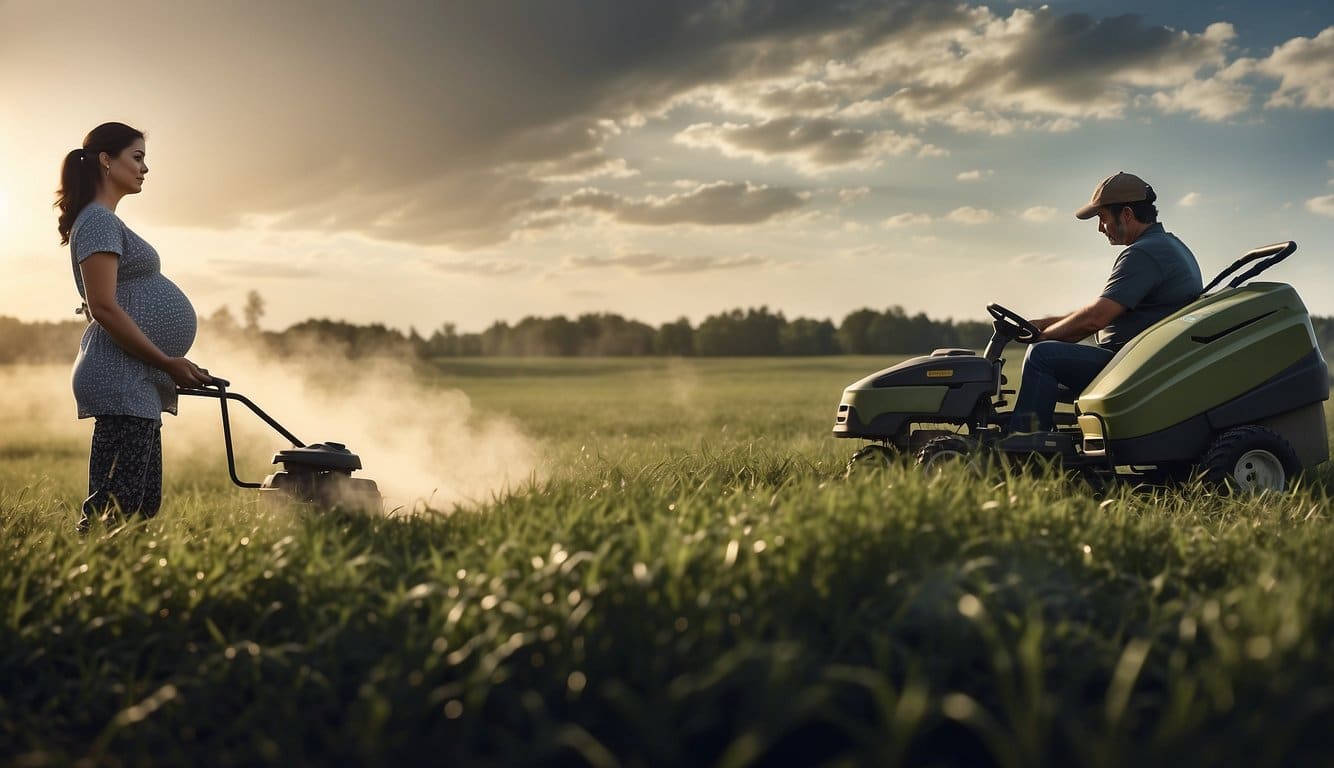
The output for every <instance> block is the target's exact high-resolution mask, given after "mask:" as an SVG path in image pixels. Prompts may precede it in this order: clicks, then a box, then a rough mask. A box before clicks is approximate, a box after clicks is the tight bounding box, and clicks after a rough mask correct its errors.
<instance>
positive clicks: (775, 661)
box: [0, 361, 1334, 766]
mask: <svg viewBox="0 0 1334 768" xmlns="http://www.w3.org/2000/svg"><path fill="white" fill-rule="evenodd" d="M827 365H828V368H827V369H824V370H823V371H821V370H820V369H818V368H811V369H808V370H806V371H795V372H793V373H792V374H791V375H790V376H787V377H777V378H776V377H774V376H772V375H763V373H762V372H760V371H755V372H750V371H748V370H747V369H745V368H740V367H738V368H733V367H727V366H726V364H724V363H722V362H719V363H714V364H712V365H710V364H702V365H699V366H697V367H695V368H694V369H693V374H692V375H694V376H696V377H697V378H698V381H697V383H698V385H699V389H700V390H702V391H704V392H716V391H719V390H721V391H731V392H733V393H734V394H735V395H736V396H737V397H736V398H733V399H731V400H729V399H727V398H721V397H720V398H718V399H713V396H711V395H706V396H702V397H700V398H699V399H697V400H695V401H694V403H693V407H694V409H695V410H694V412H693V413H692V414H691V415H690V418H689V419H686V418H685V413H684V411H682V410H679V409H675V408H674V407H673V406H670V405H666V406H663V408H662V409H661V410H660V411H659V412H658V415H657V416H655V417H649V416H643V415H642V413H643V411H642V410H636V408H638V407H639V406H641V405H642V402H643V401H642V398H639V397H630V396H626V395H625V392H626V389H627V388H626V386H625V377H626V376H627V375H629V376H631V377H634V376H636V375H639V374H640V373H643V369H639V373H636V372H635V371H634V370H631V371H629V372H627V371H625V370H618V371H612V372H596V373H584V374H580V375H574V374H570V375H569V378H571V379H572V381H570V382H569V383H568V384H566V385H560V384H553V383H551V382H546V383H544V385H543V386H544V387H545V390H544V392H545V395H544V396H543V397H539V396H538V394H537V393H538V392H539V390H538V389H537V388H535V387H534V385H532V384H524V383H515V382H513V381H512V380H510V381H502V380H501V377H500V376H496V377H493V378H487V377H485V376H477V377H476V378H477V379H479V386H476V387H474V388H473V389H471V390H470V394H471V395H472V396H473V398H474V401H475V402H477V403H479V405H482V406H485V407H487V408H491V407H500V406H499V405H498V403H499V402H500V401H502V400H504V399H506V398H509V399H511V400H512V401H513V402H520V401H522V402H523V403H524V404H525V405H523V406H521V407H512V408H508V409H505V410H506V412H507V413H511V414H513V413H518V414H519V418H520V421H521V422H523V423H538V424H543V425H545V426H543V427H541V428H538V429H535V431H536V432H538V433H539V434H540V436H541V437H542V438H543V439H544V441H545V442H544V445H545V447H546V450H547V456H548V461H550V462H551V464H552V466H551V472H550V474H549V478H550V479H549V480H546V481H544V482H543V483H542V484H541V485H538V486H535V487H527V488H523V489H519V490H517V491H515V492H512V493H509V494H506V495H504V496H502V497H499V498H496V499H494V500H492V501H491V502H490V503H487V504H484V505H481V506H478V507H476V508H470V509H461V510H434V509H431V508H429V506H425V505H422V506H419V507H418V509H417V510H416V512H415V513H412V514H409V513H408V511H407V510H401V511H400V512H398V513H397V514H395V515H393V516H390V517H387V518H382V519H365V518H352V519H336V518H332V517H328V516H322V515H316V514H309V513H302V512H299V511H293V510H264V509H260V508H258V507H257V506H256V505H255V502H254V500H253V498H251V497H250V496H249V495H248V494H246V493H242V492H236V491H232V490H229V489H227V488H226V487H225V486H223V485H222V483H221V482H220V481H219V480H218V478H217V477H212V476H210V477H204V476H200V477H180V476H176V477H173V478H171V483H170V484H169V489H168V504H167V505H166V508H165V509H164V511H163V513H162V515H161V516H159V517H158V518H156V519H154V520H152V521H147V522H144V521H138V522H134V523H131V524H129V525H126V526H124V527H120V528H116V529H113V530H110V531H107V532H99V533H98V535H94V536H90V537H88V538H86V539H81V538H78V537H76V536H74V535H72V534H71V529H72V521H73V520H72V505H73V503H74V502H75V501H76V500H77V494H78V489H77V486H76V485H74V484H73V481H72V480H70V479H69V478H71V477H75V476H76V475H77V473H76V472H72V471H71V470H69V469H68V467H66V465H67V464H69V463H71V462H77V459H76V458H73V457H72V456H71V455H70V453H71V450H70V448H69V447H68V446H61V445H56V444H53V445H51V446H49V448H50V452H51V453H50V456H49V457H48V458H49V461H47V462H46V465H47V466H49V467H50V468H51V469H52V470H53V471H52V472H50V473H46V472H45V470H42V469H39V467H41V466H42V458H43V457H42V456H41V452H42V450H43V449H42V446H41V445H40V443H38V444H32V443H31V441H30V443H29V444H28V448H26V449H25V450H27V451H28V453H29V456H28V458H27V459H25V460H24V461H27V462H29V463H27V464H24V465H23V466H24V472H26V473H29V474H26V475H18V474H15V473H13V472H10V471H3V472H0V488H3V491H0V541H2V542H4V544H3V547H4V550H5V559H6V561H7V566H6V568H5V569H4V570H3V572H0V606H3V611H4V621H3V624H2V625H0V761H5V762H13V761H18V762H21V763H23V764H27V765H47V764H50V765H58V764H65V763H69V762H73V761H77V760H81V759H87V760H89V761H90V763H91V764H97V765H141V764H191V765H196V764H213V765H255V764H274V765H279V764H280V765H304V764H330V763H333V764H393V763H396V762H407V763H410V764H421V763H431V764H456V765H479V764H480V765H531V764H553V765H556V764H559V765H581V764H588V765H618V764H619V765H645V766H657V765H701V764H718V765H733V766H741V765H761V764H771V765H777V764H815V763H827V762H843V763H853V764H867V765H887V766H893V765H925V764H932V765H1000V766H1031V765H1090V766H1121V765H1127V764H1133V763H1140V764H1150V765H1158V764H1167V763H1181V764H1190V765H1236V764H1244V765H1319V764H1329V762H1330V757H1329V755H1331V754H1334V751H1331V750H1334V737H1332V736H1330V735H1329V732H1328V728H1327V725H1328V723H1329V722H1331V717H1332V716H1334V662H1331V661H1330V658H1329V654H1328V652H1327V647H1328V646H1329V643H1330V640H1331V638H1334V602H1331V601H1330V600H1329V598H1328V596H1329V595H1330V594H1331V589H1332V588H1334V568H1331V565H1332V563H1331V560H1334V524H1332V523H1331V520H1330V516H1329V512H1328V496H1327V492H1326V490H1325V489H1326V488H1327V487H1329V483H1330V480H1331V479H1334V478H1331V474H1330V473H1329V472H1328V471H1321V472H1317V473H1315V474H1313V475H1312V476H1310V477H1308V478H1306V479H1305V481H1304V485H1303V486H1302V487H1301V488H1299V489H1298V490H1297V491H1296V492H1293V493H1290V494H1285V495H1273V494H1269V495H1263V496H1257V497H1241V498H1237V497H1232V498H1223V497H1218V496H1215V495H1213V494H1212V493H1211V492H1210V491H1209V490H1208V489H1206V488H1203V487H1199V486H1193V487H1187V488H1184V489H1173V490H1158V491H1148V490H1141V489H1134V488H1129V487H1114V488H1112V489H1111V490H1109V491H1108V492H1106V493H1104V494H1100V495H1095V494H1093V493H1092V492H1090V491H1089V490H1088V489H1087V488H1085V487H1084V486H1082V485H1080V484H1079V483H1074V482H1070V481H1069V480H1068V479H1066V478H1064V477H1061V476H1059V474H1053V473H1034V474H1025V475H1015V476H1007V475H994V476H989V477H986V478H976V477H972V476H968V475H964V474H958V475H946V476H943V477H940V478H936V479H928V478H925V477H923V476H921V475H920V474H919V473H918V472H917V471H916V470H915V469H914V468H913V467H911V466H910V465H909V464H908V463H907V462H904V463H902V464H899V465H893V466H890V467H889V468H887V469H885V470H884V471H876V472H870V473H863V474H858V475H856V476H853V477H851V478H845V477H844V476H843V473H842V460H843V459H844V458H846V455H847V453H849V452H850V450H851V448H852V447H853V446H851V445H849V444H846V443H843V442H840V441H834V440H831V439H826V438H825V437H824V436H823V431H824V430H827V428H828V426H829V425H828V424H827V423H826V422H827V421H828V419H827V418H826V417H828V416H829V415H830V413H832V408H833V406H834V405H836V403H837V394H838V388H839V387H840V386H841V385H842V384H843V383H846V381H849V380H851V379H850V377H848V376H847V373H848V371H847V370H846V368H847V367H849V366H848V363H847V361H828V363H827ZM768 373H770V374H772V370H770V371H768ZM448 375H449V373H448V372H445V373H443V374H442V376H443V377H447V376H448ZM553 378H554V377H553ZM645 378H646V379H649V378H651V376H645ZM824 379H828V380H829V382H828V383H826V382H825V381H824ZM446 380H447V379H446ZM761 384H765V385H766V386H768V387H769V388H770V391H768V392H766V393H764V394H763V395H762V396H756V397H754V398H751V399H749V400H741V399H740V396H741V395H743V394H744V393H745V392H746V390H747V388H748V386H750V387H757V386H760V385H761ZM502 385H503V386H502ZM566 386H568V387H569V388H570V389H564V387H566ZM525 387H527V389H526V391H527V397H526V398H525V397H524V394H523V393H524V391H525ZM574 389H579V390H582V391H583V392H584V393H585V394H586V395H587V396H588V397H589V398H597V399H598V400H599V401H600V402H601V403H602V404H603V405H602V406H601V407H600V408H599V409H589V410H585V411H579V412H578V416H577V418H575V417H574V416H571V417H570V418H569V420H568V421H567V422H566V425H567V429H566V431H565V433H564V434H562V432H561V429H560V426H559V425H560V424H561V421H560V419H561V414H560V412H559V407H560V406H559V403H561V402H563V401H564V400H565V399H566V398H567V397H570V396H571V395H572V390H574ZM629 390H630V391H639V390H638V389H637V388H636V387H634V386H632V387H629ZM544 399H546V400H548V401H550V402H552V403H555V404H554V405H551V406H550V407H551V408H552V409H553V410H552V411H551V412H545V413H541V412H540V411H541V405H540V403H541V402H542V401H543V400H544ZM524 409H528V413H525V412H524ZM812 411H814V412H815V413H814V414H812ZM624 413H636V414H640V415H637V416H635V418H636V419H644V420H645V421H644V422H643V424H642V425H641V426H643V428H644V430H645V431H644V433H642V435H641V434H640V433H638V432H635V431H626V430H625V429H624V426H625V422H624V421H623V420H621V419H620V418H618V416H617V414H624ZM653 419H656V422H655V421H653ZM655 424H656V429H655V428H654V425H655ZM808 424H810V425H815V428H818V429H819V430H820V431H819V432H814V429H812V430H811V431H812V432H814V433H813V434H810V435H808V434H806V433H805V432H804V431H803V429H804V426H803V425H808ZM724 425H727V426H728V429H727V430H723V429H722V427H723V426H724ZM794 425H795V426H794ZM168 439H170V438H168ZM216 470H217V471H216V473H215V474H216V475H222V469H221V467H220V465H219V466H218V467H216ZM43 474H46V477H45V479H43V478H42V475H43ZM223 482H225V480H224V481H223Z"/></svg>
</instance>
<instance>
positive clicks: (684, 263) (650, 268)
mask: <svg viewBox="0 0 1334 768" xmlns="http://www.w3.org/2000/svg"><path fill="white" fill-rule="evenodd" d="M767 264H769V260H768V259H763V258H760V257H758V256H753V255H750V254H743V255H740V256H725V257H710V256H666V255H663V254H660V253H622V254H617V255H614V256H567V257H565V258H564V259H562V260H561V266H562V267H563V268H564V269H566V270H571V271H574V270H588V269H610V268H621V269H624V270H626V271H628V272H631V273H635V274H642V275H663V274H692V273H698V272H715V271H719V270H728V269H741V268H745V267H761V266H765V265H767Z"/></svg>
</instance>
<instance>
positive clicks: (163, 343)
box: [119, 274, 199, 357]
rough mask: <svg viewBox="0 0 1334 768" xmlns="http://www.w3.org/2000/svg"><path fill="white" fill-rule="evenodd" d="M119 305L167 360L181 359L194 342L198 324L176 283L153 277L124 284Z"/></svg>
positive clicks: (189, 304)
mask: <svg viewBox="0 0 1334 768" xmlns="http://www.w3.org/2000/svg"><path fill="white" fill-rule="evenodd" d="M124 288H125V289H126V290H125V295H123V296H121V297H119V298H120V299H121V306H123V307H125V311H126V312H127V313H128V314H129V315H130V317H132V318H134V321H135V322H136V323H138V325H139V328H140V329H142V330H143V332H144V335H145V336H147V337H148V339H149V341H152V342H153V343H154V344H156V345H157V348H158V349H160V350H162V351H163V352H164V353H165V354H167V355H168V356H170V357H182V356H184V355H185V353H187V352H189V351H190V346H191V345H192V344H194V342H195V331H196V330H197V326H198V323H199V319H198V317H196V315H195V308H194V305H192V304H191V303H190V300H189V299H188V298H186V296H185V294H184V293H182V292H181V289H180V288H177V287H176V284H175V283H173V282H172V281H170V280H168V279H167V278H166V277H164V276H162V275H160V274H159V275H153V276H152V277H147V278H144V279H142V280H136V281H134V282H132V283H127V284H125V285H124Z"/></svg>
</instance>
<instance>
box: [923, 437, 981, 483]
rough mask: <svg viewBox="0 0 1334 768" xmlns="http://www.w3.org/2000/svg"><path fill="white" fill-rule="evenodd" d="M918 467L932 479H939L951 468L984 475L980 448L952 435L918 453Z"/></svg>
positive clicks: (940, 438) (926, 446)
mask: <svg viewBox="0 0 1334 768" xmlns="http://www.w3.org/2000/svg"><path fill="white" fill-rule="evenodd" d="M917 467H918V468H919V469H921V470H922V472H924V473H925V474H927V475H929V476H931V477H937V476H939V475H941V474H943V473H945V472H947V471H949V469H950V468H951V467H964V468H966V469H968V470H969V471H970V472H972V473H973V474H974V475H980V474H982V468H983V462H982V457H981V454H980V448H979V447H978V445H977V444H976V443H974V442H972V441H971V440H968V439H966V438H962V437H959V436H957V435H950V436H948V437H937V438H935V439H934V440H931V441H930V442H928V443H927V444H926V445H924V446H923V447H922V450H920V451H918V452H917Z"/></svg>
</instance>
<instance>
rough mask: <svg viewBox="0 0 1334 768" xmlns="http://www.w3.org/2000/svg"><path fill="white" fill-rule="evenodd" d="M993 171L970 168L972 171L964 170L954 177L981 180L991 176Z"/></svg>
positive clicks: (962, 179)
mask: <svg viewBox="0 0 1334 768" xmlns="http://www.w3.org/2000/svg"><path fill="white" fill-rule="evenodd" d="M995 173H996V172H995V171H992V170H986V171H979V170H972V171H964V172H963V173H960V174H959V175H957V176H955V177H954V178H955V179H957V180H959V181H981V180H982V179H989V178H991V176H992V175H993V174H995Z"/></svg>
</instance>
